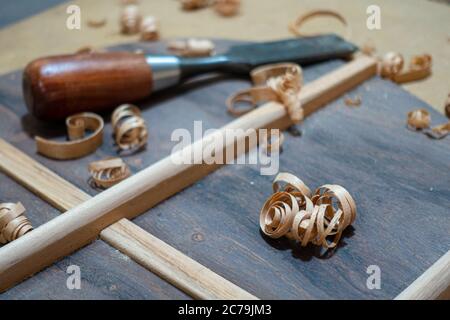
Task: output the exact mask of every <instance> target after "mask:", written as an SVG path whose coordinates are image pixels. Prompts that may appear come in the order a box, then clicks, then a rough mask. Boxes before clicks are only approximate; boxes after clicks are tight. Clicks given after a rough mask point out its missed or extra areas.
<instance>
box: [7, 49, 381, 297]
mask: <svg viewBox="0 0 450 320" xmlns="http://www.w3.org/2000/svg"><path fill="white" fill-rule="evenodd" d="M375 72H376V62H375V60H374V59H372V58H369V57H362V58H359V59H357V60H355V61H352V62H350V63H348V64H347V65H345V66H343V67H340V68H338V69H337V70H336V71H334V72H332V74H331V75H328V76H325V77H323V78H319V79H318V80H316V81H314V82H313V83H311V84H308V85H306V86H305V87H304V90H303V92H302V94H301V100H302V104H303V106H304V109H305V113H306V114H311V113H312V112H314V110H316V109H317V108H319V107H321V106H322V105H323V104H325V103H327V102H328V101H330V100H332V99H334V98H335V97H337V96H339V95H341V94H343V93H344V92H345V91H346V90H348V89H350V88H351V87H353V86H355V85H357V84H358V83H360V82H362V81H363V80H365V79H368V78H370V77H372V76H373V75H374V74H375ZM289 125H291V122H290V120H289V118H288V117H287V115H286V112H285V109H284V107H283V106H282V105H281V104H279V103H275V102H271V103H267V104H266V105H264V106H262V107H260V108H257V109H255V110H254V111H252V112H250V113H248V114H246V115H244V116H242V117H241V118H239V119H237V120H235V121H232V122H231V123H229V124H228V125H226V126H224V127H223V128H222V129H221V130H219V131H217V132H216V133H214V134H219V135H220V134H223V132H224V131H225V130H227V129H236V128H240V129H244V131H245V130H247V129H249V128H255V129H258V128H267V127H269V128H274V127H275V128H280V129H284V128H286V127H288V126H289ZM245 138H246V136H245V135H243V136H242V137H239V138H238V139H236V141H239V140H242V139H245ZM205 141H206V142H205ZM206 143H207V140H206V139H202V140H199V141H197V142H196V143H194V144H193V145H191V146H190V147H191V148H195V147H198V146H199V145H204V144H206ZM232 145H234V142H233V143H232ZM232 145H225V146H224V147H225V148H230V147H232ZM11 165H12V168H11V169H10V170H14V164H11ZM218 166H219V165H205V164H201V165H196V164H189V165H176V164H174V162H173V161H172V159H171V157H170V156H169V157H167V158H165V159H162V160H160V161H159V162H157V163H155V164H154V165H152V166H150V167H148V168H147V169H144V170H142V171H141V172H139V173H137V174H136V175H134V176H132V177H130V178H128V179H126V180H125V181H123V182H121V183H119V184H117V185H116V186H114V187H112V188H110V189H108V190H106V191H104V192H102V193H101V194H99V195H97V196H95V197H94V198H92V199H90V200H88V201H86V202H84V203H83V204H81V205H79V206H77V207H75V208H73V209H71V210H70V211H69V212H70V214H66V215H62V216H59V217H57V218H55V219H53V220H52V221H50V222H48V223H47V224H45V225H42V226H40V227H39V228H37V229H36V230H34V231H33V232H31V233H29V234H27V235H25V236H24V237H22V238H19V239H18V240H16V241H14V242H12V243H10V244H8V245H7V246H5V247H3V248H1V249H0V289H6V288H8V287H9V286H11V285H13V284H15V283H17V282H18V281H20V280H22V279H23V278H24V277H26V276H29V275H31V274H33V273H34V272H37V271H39V270H41V269H42V268H43V267H45V266H47V265H49V264H51V263H52V262H54V261H55V260H57V259H59V258H61V257H63V256H65V255H67V254H69V253H71V252H73V251H74V250H76V249H78V248H80V247H82V246H84V245H86V244H87V243H89V241H91V240H92V239H94V238H95V237H96V236H97V235H98V234H99V233H100V231H101V230H102V229H104V228H106V227H108V226H109V225H111V224H113V223H114V222H117V221H118V220H120V219H121V218H132V217H135V216H136V215H138V214H140V213H142V212H144V211H146V210H148V209H149V208H151V207H153V206H154V205H156V204H157V203H159V202H161V201H162V200H164V199H166V198H168V197H169V196H171V195H173V194H175V193H177V192H179V191H180V190H182V189H184V188H186V187H187V186H189V185H191V184H192V183H194V182H196V181H197V180H199V179H200V178H202V177H204V176H205V175H207V174H208V173H210V172H211V171H213V170H215V169H216V168H217V167H218Z"/></svg>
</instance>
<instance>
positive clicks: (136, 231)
mask: <svg viewBox="0 0 450 320" xmlns="http://www.w3.org/2000/svg"><path fill="white" fill-rule="evenodd" d="M0 149H1V152H0V153H1V155H2V157H0V168H1V169H3V170H4V171H5V172H6V173H7V174H8V175H9V176H11V177H12V178H13V179H14V180H15V181H17V182H19V183H20V184H21V185H23V186H24V187H26V188H28V189H30V190H31V191H32V192H34V193H35V194H37V195H38V196H39V197H40V198H42V199H43V200H45V201H47V202H49V203H50V204H52V205H53V206H54V207H56V208H57V209H59V210H60V211H62V212H64V211H66V210H69V209H70V208H73V207H76V206H77V205H79V204H81V203H83V202H85V201H87V200H89V199H90V198H91V196H90V195H88V194H87V193H85V192H84V191H83V190H81V189H79V188H77V187H76V186H75V185H73V184H71V183H70V182H68V181H66V180H64V179H63V178H61V177H60V176H59V175H57V174H56V173H54V172H52V171H51V170H49V169H48V168H46V167H45V166H43V165H42V164H40V163H38V162H37V161H35V160H34V159H32V158H30V157H29V156H28V155H26V154H24V153H23V152H22V151H20V150H18V149H17V148H15V147H13V146H12V145H10V144H9V143H8V142H6V141H4V140H3V139H0ZM100 238H101V239H102V240H104V241H106V242H107V243H109V244H110V245H111V246H113V247H114V248H116V249H117V250H119V251H121V252H122V253H124V254H126V255H128V256H129V257H131V258H132V259H134V260H135V261H136V262H137V263H139V264H141V265H142V266H144V267H145V268H147V269H148V270H150V271H152V272H154V273H155V274H157V275H158V276H160V277H161V278H163V279H164V280H166V281H167V282H169V283H170V284H172V285H173V286H175V287H177V288H179V289H180V290H182V291H184V292H185V293H187V294H189V295H190V296H191V297H193V298H196V299H226V300H229V299H247V300H248V299H257V298H256V297H255V296H253V295H252V294H250V293H248V292H247V291H245V290H243V289H242V288H240V287H238V286H236V285H235V284H233V283H231V282H230V281H228V280H226V279H224V278H223V277H221V276H219V275H218V274H216V273H214V272H213V271H211V270H210V269H208V268H206V267H205V266H203V265H201V264H200V263H198V262H197V261H195V260H193V259H191V258H189V257H188V256H186V255H184V254H183V253H181V252H180V251H178V250H176V249H175V248H173V247H171V246H170V245H168V244H167V243H165V242H163V241H161V240H160V239H158V238H156V237H155V236H153V235H151V234H150V233H148V232H147V231H145V230H143V229H142V228H140V227H138V226H137V225H135V224H134V223H132V222H131V221H129V220H127V219H121V220H119V221H118V222H116V223H113V224H112V225H110V226H109V227H108V228H106V229H103V231H102V232H100Z"/></svg>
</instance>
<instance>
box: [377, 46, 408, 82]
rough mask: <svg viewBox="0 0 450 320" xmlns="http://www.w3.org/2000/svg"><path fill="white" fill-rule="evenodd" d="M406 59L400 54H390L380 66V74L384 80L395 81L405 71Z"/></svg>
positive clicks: (386, 55) (387, 54)
mask: <svg viewBox="0 0 450 320" xmlns="http://www.w3.org/2000/svg"><path fill="white" fill-rule="evenodd" d="M403 63H404V59H403V56H402V55H401V54H400V53H398V52H388V53H386V54H385V55H384V57H383V58H382V60H381V63H380V65H379V73H380V75H381V76H382V77H383V78H389V79H393V78H394V77H395V75H397V74H398V73H399V72H400V71H401V70H402V69H403Z"/></svg>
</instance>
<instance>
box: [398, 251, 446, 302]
mask: <svg viewBox="0 0 450 320" xmlns="http://www.w3.org/2000/svg"><path fill="white" fill-rule="evenodd" d="M395 299H396V300H431V299H443V300H449V299H450V250H449V251H447V253H446V254H444V255H443V256H442V257H441V258H440V259H439V260H438V261H436V262H435V263H434V264H433V265H432V266H431V267H430V268H428V269H427V270H426V271H425V272H424V273H423V274H422V275H421V276H420V277H419V278H417V279H416V280H415V281H414V282H413V283H411V284H410V285H409V286H408V287H407V288H406V289H405V290H403V291H402V292H401V293H400V294H399V295H398V296H397V297H395Z"/></svg>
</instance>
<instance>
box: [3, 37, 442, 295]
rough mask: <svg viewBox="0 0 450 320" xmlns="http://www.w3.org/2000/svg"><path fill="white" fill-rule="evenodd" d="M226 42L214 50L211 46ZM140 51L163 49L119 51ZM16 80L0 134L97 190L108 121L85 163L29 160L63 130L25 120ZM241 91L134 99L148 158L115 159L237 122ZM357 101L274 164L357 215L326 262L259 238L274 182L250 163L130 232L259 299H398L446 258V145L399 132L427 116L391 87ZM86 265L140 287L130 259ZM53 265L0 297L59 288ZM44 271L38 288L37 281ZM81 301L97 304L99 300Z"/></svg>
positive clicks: (369, 85)
mask: <svg viewBox="0 0 450 320" xmlns="http://www.w3.org/2000/svg"><path fill="white" fill-rule="evenodd" d="M227 44H228V42H226V41H223V42H220V45H219V50H223V49H224V48H225V47H226V46H227ZM138 47H139V48H143V49H144V50H145V51H150V52H161V51H162V48H163V44H160V43H157V44H151V45H150V44H141V45H136V46H128V47H127V48H128V49H130V50H133V49H136V48H138ZM122 49H123V47H122ZM342 63H343V62H341V61H331V62H328V63H323V64H320V65H316V66H311V67H308V68H306V69H305V72H304V73H305V78H306V81H311V80H313V79H315V78H317V77H318V76H320V75H323V74H324V73H326V72H329V71H330V70H332V69H334V68H336V67H338V66H340V65H341V64H342ZM20 81H21V79H20V73H17V72H15V73H12V74H9V75H6V76H4V77H2V78H1V79H0V113H1V115H2V116H1V117H0V130H1V135H2V137H3V138H5V139H6V140H8V141H9V142H11V143H13V144H14V145H15V146H17V147H18V148H19V149H21V150H22V151H24V152H25V153H27V154H29V155H31V156H32V157H33V158H35V159H37V160H38V161H39V162H41V163H43V164H45V165H46V166H48V167H49V168H51V169H52V170H54V171H55V172H57V173H58V174H59V175H61V176H63V177H64V178H65V179H67V180H69V181H70V182H72V183H74V184H75V185H77V186H78V187H80V188H81V189H83V190H85V191H86V192H88V193H89V194H91V195H93V194H95V192H94V191H93V190H92V189H90V187H89V186H88V184H87V183H86V181H87V178H88V172H87V170H86V167H87V164H88V163H89V162H90V161H92V160H97V159H100V158H103V157H105V156H108V155H114V154H115V150H114V147H113V145H112V139H111V140H110V142H108V139H106V137H108V136H109V135H110V134H111V127H110V124H107V125H106V128H105V131H106V132H105V143H104V144H103V146H102V147H101V148H100V149H99V150H98V151H97V152H96V153H95V154H92V155H90V156H87V157H85V158H83V159H80V160H77V161H64V162H62V161H54V160H49V159H45V158H43V157H41V156H39V155H37V154H35V146H34V142H33V140H32V139H31V136H32V135H34V134H37V133H39V134H40V135H43V136H47V137H55V138H58V137H60V138H62V137H64V135H65V132H64V128H56V127H53V126H51V127H50V126H48V125H46V124H44V123H38V122H37V121H35V120H34V119H32V118H30V117H29V116H27V115H26V108H25V105H24V102H23V100H22V97H21V90H20ZM248 86H249V84H248V82H247V80H245V79H231V78H227V77H222V76H208V77H202V78H200V79H197V81H195V82H191V83H189V84H186V85H185V86H184V87H183V88H180V89H179V90H177V91H176V92H174V91H171V92H162V93H159V94H157V95H155V96H153V97H152V98H151V99H150V100H146V101H143V102H142V103H140V104H139V106H140V107H143V108H145V110H144V113H143V115H144V118H145V119H146V121H147V123H148V125H149V134H150V136H149V137H150V138H149V145H148V147H147V149H146V150H145V151H143V152H141V153H138V154H136V155H133V156H129V157H125V161H126V162H127V163H128V164H129V165H130V167H131V168H132V170H133V171H134V172H137V171H139V170H141V169H143V168H144V167H146V166H148V165H150V164H152V163H154V162H156V161H157V160H159V159H161V158H162V157H164V156H166V155H168V154H169V153H170V152H171V149H172V147H173V146H174V145H175V143H174V142H171V141H170V135H171V133H172V131H173V130H174V129H176V128H187V129H189V130H192V128H193V121H194V120H203V127H204V129H207V128H219V127H221V126H223V125H224V124H226V123H228V122H230V121H231V120H232V119H233V118H232V117H231V116H229V115H228V114H227V113H226V110H225V106H224V101H225V99H226V97H227V96H228V95H229V94H230V93H233V92H235V91H236V90H239V89H243V88H245V87H248ZM356 94H358V95H360V96H361V99H362V105H361V106H360V107H359V108H349V107H347V106H345V104H344V103H343V100H342V99H339V100H336V101H335V102H333V103H330V104H329V105H328V106H327V107H326V108H324V109H322V110H320V111H319V112H317V113H316V114H314V115H312V116H311V117H309V118H308V119H307V120H306V121H305V123H304V124H302V125H301V126H300V129H301V130H302V133H303V134H302V137H293V136H290V135H287V136H286V140H285V145H284V148H283V150H284V151H283V153H282V154H281V158H280V170H283V171H290V172H292V173H294V174H297V175H298V176H299V177H301V178H302V179H303V180H304V181H305V182H306V183H307V184H308V186H310V187H311V188H315V187H318V186H320V185H322V184H325V183H336V184H341V185H343V186H344V187H345V188H347V189H348V190H349V192H350V193H351V194H352V195H353V196H354V198H355V200H356V203H357V205H358V217H357V219H356V222H355V224H354V226H353V228H351V229H350V230H348V232H346V234H345V237H344V238H343V239H342V241H341V245H340V246H339V248H338V249H337V250H336V251H335V252H334V253H332V254H330V253H328V254H323V255H322V254H321V252H318V251H317V250H316V249H315V248H314V247H307V248H303V249H302V248H299V247H298V246H295V245H294V244H292V243H290V242H289V241H286V240H283V239H280V240H272V239H267V238H265V237H263V236H262V235H261V234H260V232H259V227H258V214H259V210H260V207H261V205H262V203H263V202H264V200H265V199H266V197H268V196H269V195H270V192H271V180H272V178H273V177H270V176H261V175H260V174H259V167H258V166H255V165H229V166H226V167H223V168H221V169H219V170H218V171H216V172H214V173H212V174H211V175H209V176H208V177H206V178H205V179H203V180H201V181H199V182H198V183H196V184H195V185H194V186H192V187H190V188H188V189H186V190H185V191H183V192H181V193H179V194H177V195H176V196H173V197H172V198H170V199H169V200H167V201H165V202H163V203H161V204H160V205H158V206H157V207H155V208H153V209H152V210H150V211H149V212H148V213H146V214H144V215H142V216H140V217H138V218H136V219H135V220H134V222H135V223H137V224H138V225H139V226H140V227H142V228H143V229H145V230H147V231H149V232H151V233H152V234H154V235H155V236H157V237H158V238H160V239H162V240H163V241H165V242H167V243H168V244H170V245H171V246H173V247H175V248H177V249H179V250H180V251H182V252H183V253H185V254H187V255H188V256H190V257H191V258H193V259H195V260H197V261H199V262H200V263H202V264H203V265H205V266H206V267H208V268H210V269H211V270H213V271H215V272H218V273H220V274H221V275H223V276H224V277H225V278H226V279H229V280H230V281H232V282H233V283H236V284H237V285H239V286H241V287H242V288H244V289H245V290H247V291H249V292H252V293H254V294H255V295H256V296H258V297H260V298H287V299H309V298H362V299H367V298H393V297H395V296H396V295H398V294H399V293H400V292H401V291H402V290H403V289H405V288H406V287H407V286H408V285H409V284H411V283H412V282H413V281H414V280H415V279H416V278H418V277H419V276H420V275H421V274H422V273H423V272H424V271H425V270H426V269H427V268H428V267H430V266H431V265H432V264H433V263H434V262H435V261H437V260H438V259H439V258H440V257H441V256H442V255H443V254H444V253H446V252H447V251H448V250H449V247H450V239H449V230H450V220H449V219H448V208H449V207H450V189H449V187H448V180H449V170H448V169H449V162H448V159H449V157H450V140H449V139H443V140H440V141H435V140H429V139H428V138H427V137H425V136H424V135H421V134H417V133H414V132H411V131H408V130H406V128H405V120H406V113H407V112H408V111H409V110H411V109H413V108H417V107H424V108H429V106H427V105H426V104H425V103H424V102H422V101H420V100H418V99H417V98H415V97H413V96H411V95H410V94H408V93H406V92H405V91H403V90H401V89H400V88H399V87H398V86H397V85H394V84H392V83H390V82H388V81H384V80H381V79H379V78H375V79H373V80H370V81H368V82H366V83H365V84H364V85H362V86H359V87H357V88H356V89H354V90H353V91H352V92H350V93H349V95H350V96H354V95H356ZM430 112H431V115H432V118H433V121H435V122H436V123H440V122H443V121H444V118H443V117H442V116H440V115H439V114H438V113H437V112H435V111H430ZM180 115H182V116H180ZM5 179H6V178H5ZM6 180H7V179H6ZM11 184H12V182H8V184H7V183H3V179H2V184H1V188H2V195H6V196H5V198H7V199H2V201H6V200H8V201H17V199H16V198H17V197H19V196H18V195H17V193H16V194H14V193H12V190H10V191H9V192H6V191H5V192H4V193H3V188H5V189H6V190H9V189H10V188H11V187H8V185H9V186H10V185H11ZM4 185H5V186H6V187H4ZM18 190H20V187H18ZM19 198H20V200H21V201H23V202H24V204H25V205H26V206H27V205H28V203H29V201H25V199H30V198H31V199H35V197H34V196H32V195H31V194H28V193H26V192H23V194H22V193H21V194H20V197H19ZM34 201H37V204H36V205H35V206H34V207H30V209H29V213H28V215H29V216H30V218H31V219H32V222H33V223H35V224H37V225H39V224H41V223H43V222H45V221H46V220H47V219H48V217H49V215H50V213H48V214H47V215H45V214H41V213H40V212H41V211H42V209H40V208H41V207H43V208H45V206H44V205H42V202H41V201H40V200H36V199H35V200H34ZM33 208H35V210H33ZM49 210H50V209H49ZM53 214H54V215H56V213H55V212H54V213H53ZM96 244H97V242H96V243H94V245H96ZM94 245H91V246H88V247H87V248H85V249H82V250H80V251H79V252H78V253H76V254H74V255H72V256H71V257H68V258H67V259H73V257H77V256H78V255H88V253H86V252H87V251H88V250H93V251H92V252H100V251H101V250H100V249H99V248H96V247H94ZM108 250H112V249H110V248H108ZM100 254H101V253H100ZM92 255H95V254H92ZM112 256H113V253H112V252H109V255H108V254H105V259H107V260H108V261H109V260H111V259H113V258H112ZM95 259H97V260H95ZM63 261H65V260H63ZM85 261H86V266H83V267H82V274H83V268H87V270H89V268H90V270H92V269H95V270H96V272H97V274H102V272H110V273H113V272H116V274H117V275H118V277H119V276H120V281H121V283H123V284H129V283H131V285H130V287H132V283H133V279H136V277H139V275H137V274H136V273H135V275H134V276H132V275H131V274H132V272H129V270H130V269H133V268H138V266H137V265H135V264H132V263H131V264H127V265H126V266H123V265H121V266H120V267H118V266H115V265H114V264H111V263H105V261H101V259H98V257H92V256H91V257H90V259H88V258H86V260H85ZM369 265H378V266H379V267H380V269H381V279H382V286H381V289H380V290H369V289H368V288H367V287H366V280H367V277H368V274H367V273H366V270H367V267H368V266H369ZM54 267H56V266H53V267H51V268H49V269H47V270H46V271H44V272H41V273H39V274H38V275H37V277H34V278H31V279H30V280H27V281H25V282H24V283H22V284H21V285H19V286H18V287H15V288H13V289H12V290H11V291H8V292H7V293H6V294H4V295H2V296H1V297H2V298H3V297H5V298H17V297H26V296H32V295H33V294H35V292H46V291H45V290H49V286H53V285H50V284H54V283H58V278H57V277H56V276H54V275H52V274H48V270H51V269H52V268H54ZM136 272H137V271H136ZM105 274H107V273H105ZM44 275H46V276H47V277H48V278H46V279H45V278H42V277H44ZM113 278H114V277H113ZM59 279H61V278H59ZM100 279H102V280H103V281H108V280H109V279H110V278H109V277H108V276H106V275H105V276H104V277H103V278H100V277H91V278H84V281H86V282H87V283H89V284H90V285H91V286H92V287H95V288H103V287H102V286H103V284H102V282H101V281H100ZM43 280H47V281H43ZM55 286H56V285H55ZM137 288H139V289H140V288H142V287H141V286H138V287H137ZM148 288H154V290H150V291H151V293H149V292H148V291H145V292H146V293H145V294H147V297H148V298H157V297H156V294H155V293H159V294H160V296H159V297H164V296H171V297H174V298H176V297H180V295H181V296H182V294H181V293H180V292H179V291H175V292H173V291H170V290H165V291H163V292H161V291H160V289H161V285H158V284H154V286H153V287H152V286H151V285H150V284H149V286H148V287H147V288H146V289H147V290H148ZM121 289H123V288H119V289H118V290H116V291H115V295H114V294H111V295H110V297H116V298H117V297H122V298H123V297H127V298H139V297H143V296H144V294H143V292H142V291H140V290H136V291H133V290H125V289H124V290H121ZM55 290H56V289H55ZM60 290H61V291H63V292H60V293H59V295H60V296H61V297H66V298H67V297H73V298H76V297H77V296H76V295H80V294H83V293H82V292H72V291H69V290H67V289H65V288H64V287H63V288H62V289H60ZM64 290H65V291H64ZM93 290H94V289H93ZM173 290H175V289H173ZM100 291H101V290H100ZM101 293H104V291H101ZM91 294H92V295H95V294H98V295H99V296H101V295H100V293H99V292H95V291H92V292H91ZM56 295H58V294H54V295H53V297H54V296H56ZM86 295H87V296H89V295H88V294H86ZM92 295H91V296H92ZM150 295H153V296H151V297H150ZM49 298H51V297H49Z"/></svg>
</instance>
